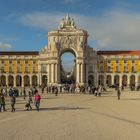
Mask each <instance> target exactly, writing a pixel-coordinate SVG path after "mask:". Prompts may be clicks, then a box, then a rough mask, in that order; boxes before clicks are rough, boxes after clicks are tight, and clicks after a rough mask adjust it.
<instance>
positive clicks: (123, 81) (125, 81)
mask: <svg viewBox="0 0 140 140" xmlns="http://www.w3.org/2000/svg"><path fill="white" fill-rule="evenodd" d="M122 86H127V75H123V76H122Z"/></svg>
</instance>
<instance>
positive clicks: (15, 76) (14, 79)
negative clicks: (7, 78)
mask: <svg viewBox="0 0 140 140" xmlns="http://www.w3.org/2000/svg"><path fill="white" fill-rule="evenodd" d="M14 87H16V75H14Z"/></svg>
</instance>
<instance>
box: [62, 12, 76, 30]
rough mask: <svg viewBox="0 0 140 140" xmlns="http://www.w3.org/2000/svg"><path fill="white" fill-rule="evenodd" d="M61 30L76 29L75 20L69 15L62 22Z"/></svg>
mask: <svg viewBox="0 0 140 140" xmlns="http://www.w3.org/2000/svg"><path fill="white" fill-rule="evenodd" d="M60 29H76V25H75V22H74V19H71V18H70V17H69V15H67V16H66V17H65V18H63V19H62V20H61V22H60Z"/></svg>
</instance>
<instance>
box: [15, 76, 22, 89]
mask: <svg viewBox="0 0 140 140" xmlns="http://www.w3.org/2000/svg"><path fill="white" fill-rule="evenodd" d="M16 86H20V87H21V86H22V77H21V75H17V76H16Z"/></svg>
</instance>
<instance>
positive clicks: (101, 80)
mask: <svg viewBox="0 0 140 140" xmlns="http://www.w3.org/2000/svg"><path fill="white" fill-rule="evenodd" d="M98 79H99V81H98V84H99V85H104V75H99V77H98Z"/></svg>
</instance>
